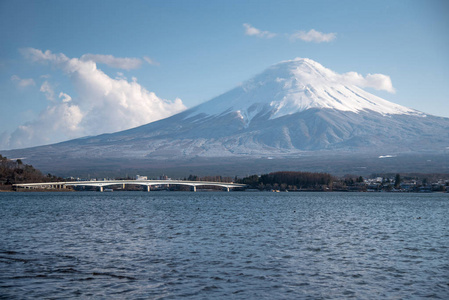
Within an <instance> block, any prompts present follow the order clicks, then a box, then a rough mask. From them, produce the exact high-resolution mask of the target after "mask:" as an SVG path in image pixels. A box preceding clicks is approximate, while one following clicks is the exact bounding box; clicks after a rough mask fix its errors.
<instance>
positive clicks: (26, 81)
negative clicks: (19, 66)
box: [11, 75, 36, 88]
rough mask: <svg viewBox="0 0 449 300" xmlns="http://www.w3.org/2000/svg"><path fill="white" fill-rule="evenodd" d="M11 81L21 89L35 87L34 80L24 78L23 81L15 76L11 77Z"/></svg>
mask: <svg viewBox="0 0 449 300" xmlns="http://www.w3.org/2000/svg"><path fill="white" fill-rule="evenodd" d="M11 80H12V81H13V82H15V83H16V84H17V85H18V86H19V87H21V88H25V87H27V86H31V85H36V83H35V82H34V79H32V78H24V79H22V78H20V77H19V76H17V75H12V76H11Z"/></svg>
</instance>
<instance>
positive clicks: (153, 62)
mask: <svg viewBox="0 0 449 300" xmlns="http://www.w3.org/2000/svg"><path fill="white" fill-rule="evenodd" d="M143 60H144V61H146V62H147V63H148V64H150V65H154V66H159V63H158V62H157V61H154V60H153V59H151V58H149V57H148V56H144V57H143Z"/></svg>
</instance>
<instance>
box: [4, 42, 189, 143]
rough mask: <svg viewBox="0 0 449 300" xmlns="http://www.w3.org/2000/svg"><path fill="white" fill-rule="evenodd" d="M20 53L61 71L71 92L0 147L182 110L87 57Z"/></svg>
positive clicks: (135, 122) (78, 133) (90, 132)
mask: <svg viewBox="0 0 449 300" xmlns="http://www.w3.org/2000/svg"><path fill="white" fill-rule="evenodd" d="M21 52H22V54H23V55H24V56H25V57H26V58H28V59H29V60H31V61H33V62H41V63H48V64H51V66H53V67H55V68H58V69H60V70H62V71H63V73H64V74H65V75H66V76H68V77H69V79H70V81H71V83H72V84H73V86H74V88H75V91H76V93H77V96H76V97H73V98H72V97H70V96H69V95H67V94H65V93H62V92H60V93H59V97H60V98H62V101H60V102H59V101H54V102H52V103H51V104H49V106H48V107H47V108H46V109H45V110H44V111H43V112H42V113H41V114H40V116H39V117H38V118H37V119H36V120H34V121H32V122H29V123H27V124H25V125H23V126H20V127H19V128H17V129H16V130H15V131H14V132H13V133H12V134H11V136H10V138H9V143H8V144H7V145H1V146H0V147H1V148H4V149H6V148H21V147H30V146H36V145H41V144H45V143H54V142H59V141H62V140H66V139H71V138H77V137H81V136H86V135H97V134H101V133H106V132H116V131H120V130H125V129H129V128H132V127H136V126H140V125H143V124H146V123H150V122H153V121H156V120H159V119H162V118H165V117H168V116H170V115H173V114H175V113H178V112H180V111H182V110H184V109H185V108H186V107H185V106H184V104H183V103H182V101H181V100H180V99H178V98H177V99H175V100H174V101H169V100H165V99H161V98H159V97H157V96H156V94H155V93H153V92H150V91H148V90H146V89H145V88H144V87H142V86H141V85H140V84H139V83H138V82H137V79H135V78H133V80H132V81H127V80H126V79H125V78H115V79H114V78H111V77H109V76H108V75H107V74H105V73H104V72H103V71H101V70H100V69H98V68H97V66H96V64H95V62H93V61H91V60H82V59H79V58H69V57H67V56H65V55H64V54H62V53H59V54H54V53H52V52H50V51H48V50H47V51H45V52H43V51H41V50H38V49H33V48H28V49H22V50H21ZM44 84H45V83H44ZM44 84H43V85H42V87H41V90H42V91H43V92H45V93H48V92H49V90H50V89H51V86H50V85H49V84H48V86H47V85H44ZM51 90H52V89H51ZM53 98H54V94H53ZM69 99H70V100H69Z"/></svg>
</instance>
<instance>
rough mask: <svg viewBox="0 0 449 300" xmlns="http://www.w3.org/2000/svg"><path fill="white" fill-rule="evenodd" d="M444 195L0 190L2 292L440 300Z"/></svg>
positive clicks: (445, 263)
mask: <svg viewBox="0 0 449 300" xmlns="http://www.w3.org/2000/svg"><path fill="white" fill-rule="evenodd" d="M448 213H449V194H393V193H372V194H369V193H268V192H266V193H252V192H231V193H226V192H197V193H193V192H187V193H184V192H150V193H146V192H113V193H99V192H76V193H0V298H3V299H14V298H19V299H24V298H25V299H26V298H39V299H44V298H46V299H48V298H69V297H81V298H89V297H90V298H95V299H98V298H103V299H123V298H125V299H179V298H190V299H213V298H217V299H224V298H231V299H328V298H340V299H341V298H345V299H348V298H356V299H420V298H440V299H448V298H449V230H448V229H449V216H448Z"/></svg>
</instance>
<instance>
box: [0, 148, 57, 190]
mask: <svg viewBox="0 0 449 300" xmlns="http://www.w3.org/2000/svg"><path fill="white" fill-rule="evenodd" d="M60 179H61V178H58V177H56V176H53V175H51V174H48V175H43V174H42V172H41V171H39V170H37V169H35V168H34V167H33V166H32V165H27V164H24V163H23V162H22V161H21V160H20V159H17V160H11V159H8V158H6V157H3V156H2V155H0V190H11V189H12V185H13V184H15V183H29V182H49V181H58V180H60Z"/></svg>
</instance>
